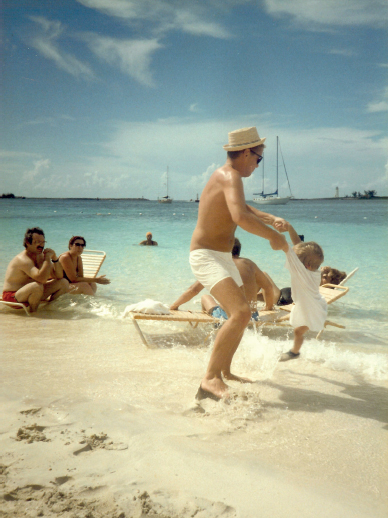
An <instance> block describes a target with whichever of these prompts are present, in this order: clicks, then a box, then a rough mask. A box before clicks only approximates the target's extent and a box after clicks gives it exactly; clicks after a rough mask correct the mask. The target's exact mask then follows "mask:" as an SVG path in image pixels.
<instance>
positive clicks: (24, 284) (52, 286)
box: [2, 227, 69, 313]
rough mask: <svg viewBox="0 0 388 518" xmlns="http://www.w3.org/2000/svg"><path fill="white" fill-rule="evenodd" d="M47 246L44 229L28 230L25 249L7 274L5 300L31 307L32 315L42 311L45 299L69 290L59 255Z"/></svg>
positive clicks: (12, 262) (9, 267) (14, 260)
mask: <svg viewBox="0 0 388 518" xmlns="http://www.w3.org/2000/svg"><path fill="white" fill-rule="evenodd" d="M45 243H46V241H45V238H44V232H43V230H42V229H41V228H39V227H35V228H29V229H27V231H26V233H25V236H24V241H23V245H24V248H25V250H23V252H20V254H18V255H17V256H16V257H14V258H13V259H12V261H11V262H10V263H9V265H8V268H7V271H6V273H5V281H4V286H3V297H2V298H3V300H4V301H6V302H21V303H23V304H25V305H26V306H29V311H30V313H33V312H35V311H36V310H37V309H38V306H39V303H40V302H41V301H42V300H47V299H48V298H49V299H50V301H52V300H55V299H57V298H58V297H59V296H60V295H63V294H64V293H67V291H68V288H69V283H68V281H67V280H66V279H64V278H63V270H62V266H61V263H60V262H59V261H58V257H57V254H56V253H55V252H54V250H51V248H44V245H45Z"/></svg>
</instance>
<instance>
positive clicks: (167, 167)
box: [166, 166, 168, 198]
mask: <svg viewBox="0 0 388 518" xmlns="http://www.w3.org/2000/svg"><path fill="white" fill-rule="evenodd" d="M166 188H167V198H168V166H167V171H166Z"/></svg>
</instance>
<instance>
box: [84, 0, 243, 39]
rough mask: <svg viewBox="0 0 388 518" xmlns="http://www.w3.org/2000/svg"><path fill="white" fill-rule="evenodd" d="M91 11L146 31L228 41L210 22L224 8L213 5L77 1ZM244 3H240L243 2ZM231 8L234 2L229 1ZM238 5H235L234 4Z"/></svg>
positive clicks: (173, 0) (181, 0)
mask: <svg viewBox="0 0 388 518" xmlns="http://www.w3.org/2000/svg"><path fill="white" fill-rule="evenodd" d="M77 1H78V2H79V3H80V4H83V5H84V6H86V7H89V8H91V9H97V10H98V11H101V12H103V13H105V14H107V15H110V16H115V17H117V18H120V19H121V20H123V21H127V22H129V23H133V22H135V21H138V20H144V21H147V22H148V30H154V31H155V32H157V33H163V32H166V31H171V30H180V31H182V32H186V33H189V34H193V35H196V36H211V37H214V38H228V37H230V34H229V32H228V31H227V30H226V29H224V28H223V27H222V26H221V25H220V24H219V23H217V22H215V21H214V14H212V13H214V9H213V8H215V9H216V12H218V13H219V12H220V10H223V9H225V6H224V5H222V4H219V5H217V2H206V1H198V0H196V1H195V2H192V1H191V0H77ZM243 2H244V0H243ZM229 4H230V6H233V5H234V4H235V2H229ZM239 4H241V2H237V5H239Z"/></svg>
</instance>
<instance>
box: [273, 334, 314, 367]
mask: <svg viewBox="0 0 388 518" xmlns="http://www.w3.org/2000/svg"><path fill="white" fill-rule="evenodd" d="M308 330H309V328H308V327H307V326H300V327H296V328H295V329H294V346H293V348H292V349H290V350H289V351H288V352H287V353H283V354H282V355H281V357H280V359H279V361H281V362H287V361H288V360H295V359H296V358H299V351H300V348H301V347H302V344H303V339H304V334H305V333H307V331H308Z"/></svg>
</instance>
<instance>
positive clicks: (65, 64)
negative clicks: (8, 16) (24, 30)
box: [29, 16, 94, 79]
mask: <svg viewBox="0 0 388 518" xmlns="http://www.w3.org/2000/svg"><path fill="white" fill-rule="evenodd" d="M30 19H31V20H33V21H34V22H35V23H37V24H38V25H39V26H40V28H41V30H42V32H41V33H40V34H38V35H36V36H34V37H33V38H32V39H31V41H30V42H29V43H30V45H31V46H32V47H34V48H35V49H36V50H37V51H38V52H40V54H42V56H44V57H45V58H47V59H49V60H51V61H53V62H54V63H55V64H56V66H57V67H58V68H60V69H61V70H64V71H65V72H67V73H68V74H71V75H73V76H75V77H82V78H84V79H93V78H94V73H93V71H92V69H91V68H90V67H89V66H88V65H86V64H85V63H82V61H80V60H78V59H77V58H75V57H74V56H72V55H71V54H69V53H68V52H65V51H63V50H62V49H61V48H60V47H59V43H58V40H59V38H60V37H61V36H63V35H64V27H63V25H62V24H61V23H60V22H57V21H54V22H53V21H50V20H47V19H46V18H43V17H42V16H31V17H30Z"/></svg>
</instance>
